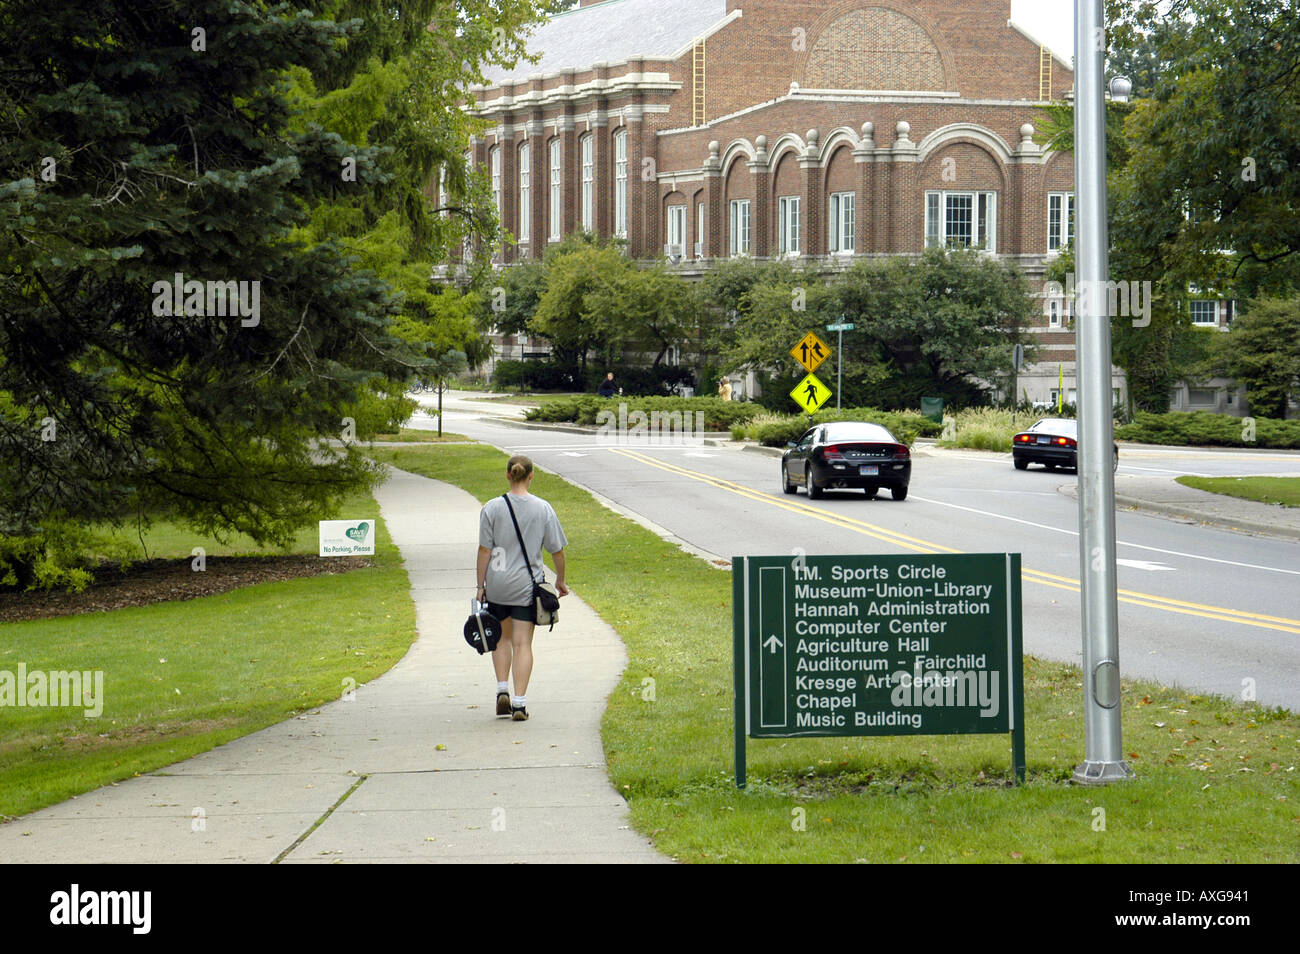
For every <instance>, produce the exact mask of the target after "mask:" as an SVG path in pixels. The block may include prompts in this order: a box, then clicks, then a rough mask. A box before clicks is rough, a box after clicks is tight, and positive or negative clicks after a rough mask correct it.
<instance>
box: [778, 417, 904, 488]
mask: <svg viewBox="0 0 1300 954" xmlns="http://www.w3.org/2000/svg"><path fill="white" fill-rule="evenodd" d="M911 479H912V453H911V451H909V450H908V449H907V445H906V444H902V443H899V442H898V441H897V440H895V439H894V435H893V434H891V433H889V431H887V430H885V428H883V427H881V426H880V425H879V424H866V423H860V422H857V421H836V422H834V423H831V424H819V425H817V426H816V427H813V428H809V429H808V430H807V431H805V432H804V434H803V436H802V437H800V438H799V440H797V441H794V442H792V443H791V444H790V445H789V449H788V450H786V452H785V454H784V455H782V457H781V489H782V490H784V491H785V492H786V493H788V494H793V493H798V491H799V486H800V485H801V484H802V485H803V486H804V487H806V488H807V490H808V496H809V497H811V498H812V499H814V500H816V499H817V498H818V497H820V496H821V495H822V491H823V490H835V489H840V488H848V487H859V488H861V489H862V490H864V491H866V494H867V496H868V497H874V496H875V495H876V492H877V491H879V490H880V488H881V487H888V488H889V492H890V493H891V494H892V495H893V497H894V499H895V500H906V499H907V485H908V483H909V482H910V481H911Z"/></svg>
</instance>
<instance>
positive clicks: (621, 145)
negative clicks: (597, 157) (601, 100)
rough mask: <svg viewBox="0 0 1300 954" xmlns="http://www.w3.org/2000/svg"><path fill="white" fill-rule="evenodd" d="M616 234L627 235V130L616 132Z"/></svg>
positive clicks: (624, 236)
mask: <svg viewBox="0 0 1300 954" xmlns="http://www.w3.org/2000/svg"><path fill="white" fill-rule="evenodd" d="M614 234H615V235H617V236H618V237H620V238H626V237H627V130H626V129H620V130H619V131H618V132H616V133H614Z"/></svg>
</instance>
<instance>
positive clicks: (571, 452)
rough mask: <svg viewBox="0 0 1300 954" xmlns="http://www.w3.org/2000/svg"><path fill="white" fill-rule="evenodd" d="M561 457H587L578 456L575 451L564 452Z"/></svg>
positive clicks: (583, 455)
mask: <svg viewBox="0 0 1300 954" xmlns="http://www.w3.org/2000/svg"><path fill="white" fill-rule="evenodd" d="M563 456H565V457H586V456H587V455H586V454H579V453H578V452H577V451H565V452H564V455H563Z"/></svg>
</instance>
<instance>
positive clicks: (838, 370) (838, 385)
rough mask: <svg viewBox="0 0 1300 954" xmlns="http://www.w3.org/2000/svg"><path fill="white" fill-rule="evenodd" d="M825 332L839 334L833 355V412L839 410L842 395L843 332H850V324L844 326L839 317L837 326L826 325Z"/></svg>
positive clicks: (842, 318) (842, 319)
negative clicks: (836, 332) (837, 348)
mask: <svg viewBox="0 0 1300 954" xmlns="http://www.w3.org/2000/svg"><path fill="white" fill-rule="evenodd" d="M826 330H827V331H838V332H839V334H840V340H839V350H838V351H836V353H835V410H837V411H838V410H839V409H840V395H841V394H843V393H844V332H846V331H852V330H853V325H852V323H849V324H845V323H844V316H843V315H841V316H840V323H839V324H838V325H827V326H826Z"/></svg>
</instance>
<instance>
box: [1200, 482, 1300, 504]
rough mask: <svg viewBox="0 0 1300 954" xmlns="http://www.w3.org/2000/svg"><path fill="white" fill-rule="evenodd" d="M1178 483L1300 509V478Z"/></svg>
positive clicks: (1230, 495) (1211, 491)
mask: <svg viewBox="0 0 1300 954" xmlns="http://www.w3.org/2000/svg"><path fill="white" fill-rule="evenodd" d="M1178 482H1179V483H1180V484H1182V485H1183V486H1184V487H1195V488H1196V489H1197V490H1208V491H1209V492H1210V493H1213V494H1226V495H1227V496H1229V497H1242V498H1244V499H1246V500H1258V501H1259V502H1260V503H1267V504H1280V505H1281V506H1283V507H1300V477H1179V478H1178Z"/></svg>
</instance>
